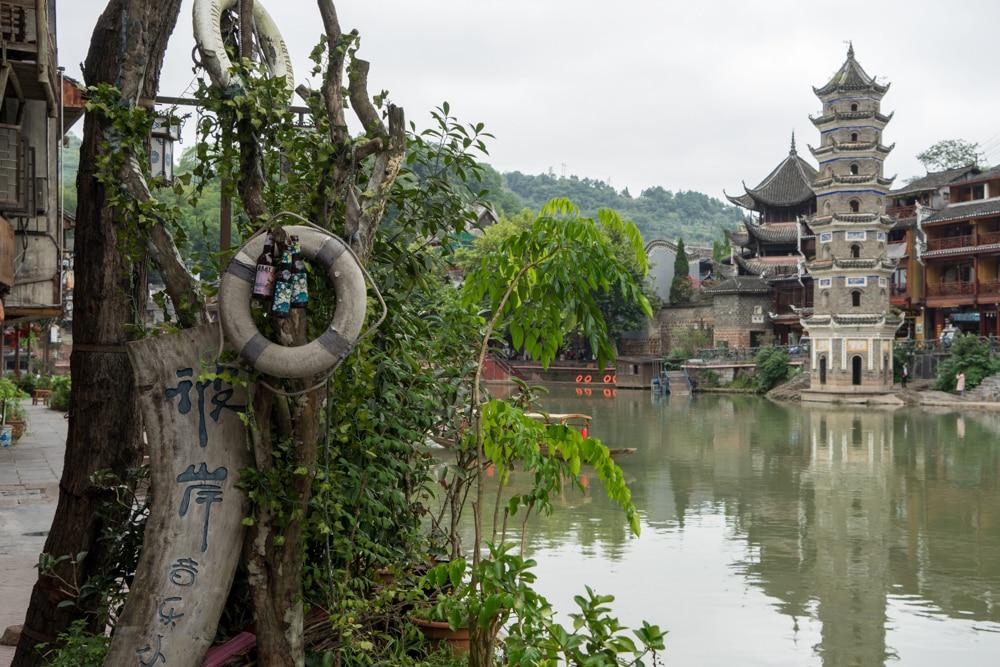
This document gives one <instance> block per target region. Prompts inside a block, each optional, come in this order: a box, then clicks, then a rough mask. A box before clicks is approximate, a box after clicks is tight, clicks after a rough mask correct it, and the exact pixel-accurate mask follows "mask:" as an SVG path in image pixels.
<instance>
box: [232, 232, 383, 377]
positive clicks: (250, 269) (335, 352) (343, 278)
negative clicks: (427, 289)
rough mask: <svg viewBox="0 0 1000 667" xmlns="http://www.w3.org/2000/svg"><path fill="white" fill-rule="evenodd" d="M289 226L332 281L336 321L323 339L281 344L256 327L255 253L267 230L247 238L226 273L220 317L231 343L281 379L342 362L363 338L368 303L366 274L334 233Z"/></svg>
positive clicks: (309, 374)
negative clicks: (253, 299)
mask: <svg viewBox="0 0 1000 667" xmlns="http://www.w3.org/2000/svg"><path fill="white" fill-rule="evenodd" d="M283 215H286V216H288V215H290V214H283ZM284 229H285V232H286V233H288V234H289V235H293V234H294V235H295V236H298V237H299V239H300V244H301V252H302V257H303V259H304V260H305V261H308V262H310V263H311V264H312V266H313V268H314V269H316V275H325V276H326V277H327V279H328V280H330V281H331V282H332V283H333V288H334V294H335V296H336V303H337V307H336V310H335V311H334V314H333V321H331V322H330V325H329V326H328V327H327V328H326V330H324V331H323V333H322V334H321V335H320V336H319V337H318V338H316V339H315V340H313V341H310V342H309V343H306V344H305V345H298V346H296V347H285V346H283V345H279V344H278V343H275V342H273V341H270V340H268V339H267V338H265V337H264V335H263V334H261V333H260V331H258V330H257V326H256V324H254V321H253V315H252V314H251V312H250V299H251V292H252V289H253V283H254V275H255V268H256V266H255V261H254V258H255V257H257V256H259V255H260V253H261V251H262V250H263V248H264V243H265V238H264V235H263V234H259V235H257V236H254V237H252V238H251V239H250V240H248V241H247V242H246V243H245V244H244V245H243V247H241V248H240V249H239V251H238V252H237V253H236V256H235V257H233V259H232V261H231V262H230V263H229V267H228V268H227V269H226V272H225V273H224V274H223V276H222V281H221V284H220V286H219V319H220V321H221V324H222V330H223V333H225V336H226V339H227V340H228V341H229V344H230V345H232V347H233V348H235V349H236V350H237V352H238V353H239V355H240V357H241V358H242V359H243V360H244V361H246V362H247V363H248V364H250V365H251V366H252V367H253V368H255V369H256V370H258V371H260V372H261V373H264V374H266V375H270V376H272V377H278V378H309V377H315V376H317V375H320V374H322V373H325V372H327V371H329V370H330V369H332V368H334V367H335V366H336V365H337V364H338V363H340V361H341V359H343V358H344V357H346V356H347V355H348V354H349V353H350V351H351V350H352V349H353V347H354V343H355V341H356V340H357V339H358V335H359V334H360V332H361V326H362V324H363V323H364V319H365V310H366V308H367V305H368V295H367V289H366V287H365V276H364V272H363V270H362V268H361V265H360V264H359V263H358V260H357V259H356V258H355V256H354V255H353V254H352V253H351V252H350V251H349V250H348V248H347V246H346V245H345V244H344V242H343V241H341V240H340V239H339V238H337V237H336V236H334V235H333V234H330V233H329V232H326V231H322V230H319V229H316V228H313V227H307V226H305V225H295V226H288V227H285V228H284ZM278 282H279V283H280V276H279V280H278ZM277 297H278V285H277V284H276V285H275V298H276V299H277ZM289 299H290V297H289Z"/></svg>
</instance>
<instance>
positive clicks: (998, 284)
mask: <svg viewBox="0 0 1000 667" xmlns="http://www.w3.org/2000/svg"><path fill="white" fill-rule="evenodd" d="M979 293H980V294H986V295H989V296H996V295H1000V280H993V281H990V282H981V283H979Z"/></svg>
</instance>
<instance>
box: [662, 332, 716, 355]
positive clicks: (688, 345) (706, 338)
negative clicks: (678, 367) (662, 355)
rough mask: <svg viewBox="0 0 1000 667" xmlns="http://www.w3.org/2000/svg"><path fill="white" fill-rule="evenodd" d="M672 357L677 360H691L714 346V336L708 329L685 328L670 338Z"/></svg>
mask: <svg viewBox="0 0 1000 667" xmlns="http://www.w3.org/2000/svg"><path fill="white" fill-rule="evenodd" d="M670 341H671V345H670V356H671V357H674V358H677V359H690V358H691V357H694V356H695V355H697V354H698V350H703V349H705V348H707V347H711V346H712V334H711V332H710V331H709V330H708V329H701V328H698V327H684V328H683V329H681V330H680V331H677V332H675V333H674V335H672V336H671V338H670Z"/></svg>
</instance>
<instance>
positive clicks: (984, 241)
mask: <svg viewBox="0 0 1000 667" xmlns="http://www.w3.org/2000/svg"><path fill="white" fill-rule="evenodd" d="M993 243H1000V231H997V232H979V243H978V245H991V244H993Z"/></svg>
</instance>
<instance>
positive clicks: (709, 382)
mask: <svg viewBox="0 0 1000 667" xmlns="http://www.w3.org/2000/svg"><path fill="white" fill-rule="evenodd" d="M698 386H700V387H704V388H706V389H714V388H715V387H720V386H722V382H721V378H720V377H719V374H718V373H716V372H715V371H713V370H706V371H701V372H700V373H699V374H698Z"/></svg>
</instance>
